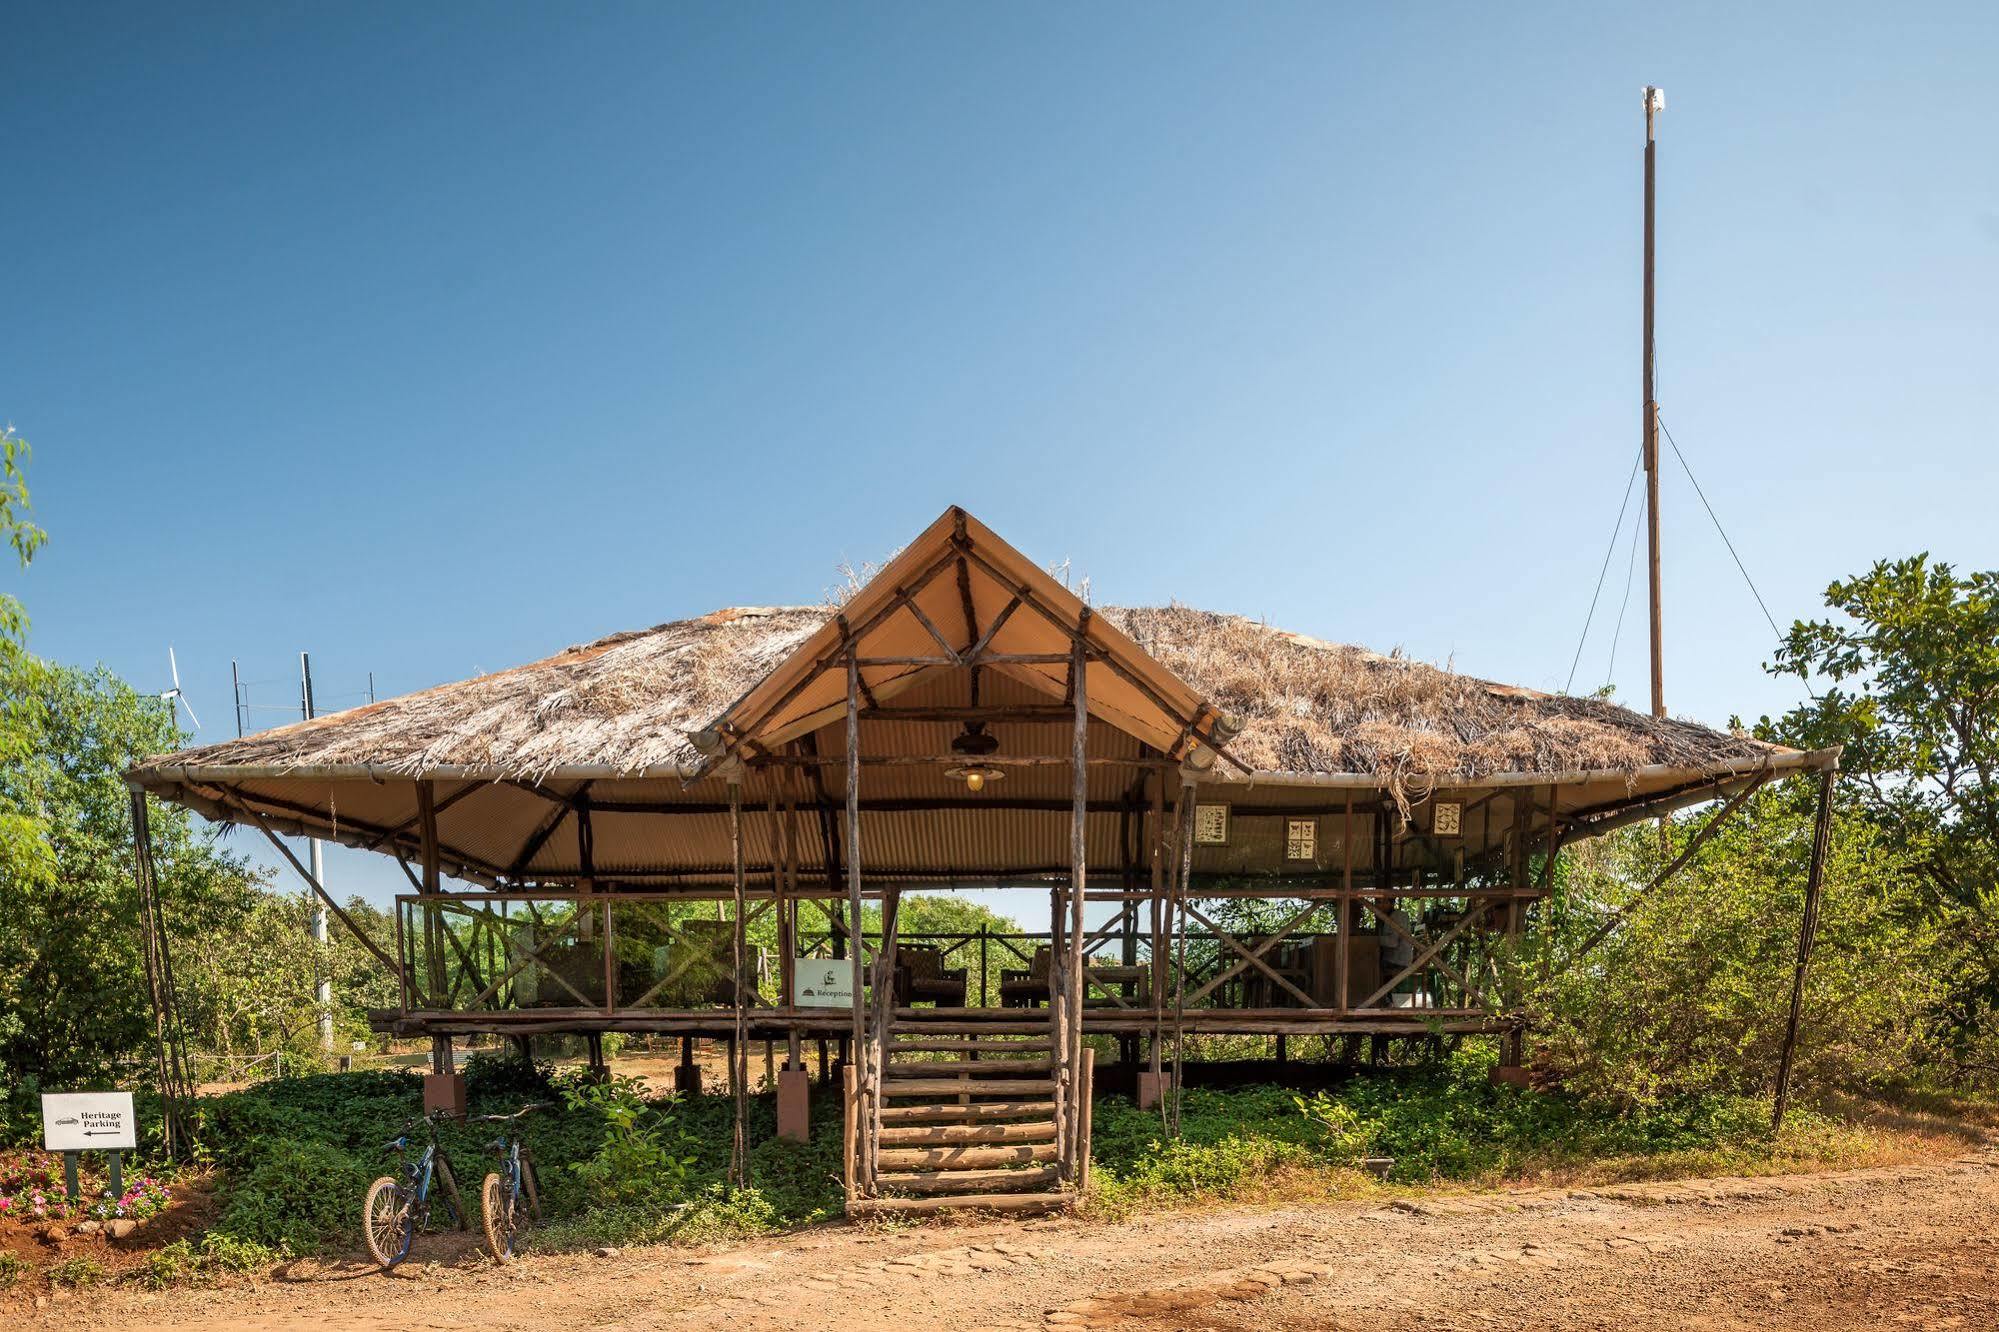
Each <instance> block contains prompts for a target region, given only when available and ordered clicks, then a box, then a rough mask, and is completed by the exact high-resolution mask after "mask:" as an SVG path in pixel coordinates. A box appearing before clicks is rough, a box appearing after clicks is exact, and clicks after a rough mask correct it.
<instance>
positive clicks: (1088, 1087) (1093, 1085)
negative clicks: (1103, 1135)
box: [1076, 1046, 1097, 1193]
mask: <svg viewBox="0 0 1999 1332" xmlns="http://www.w3.org/2000/svg"><path fill="white" fill-rule="evenodd" d="M1078 1073H1079V1076H1078V1077H1077V1080H1076V1081H1077V1099H1078V1101H1079V1102H1080V1103H1081V1105H1082V1107H1083V1108H1082V1113H1081V1114H1080V1115H1079V1116H1078V1118H1077V1121H1076V1122H1077V1131H1076V1192H1078V1193H1082V1192H1084V1191H1086V1190H1087V1189H1088V1188H1089V1187H1090V1130H1091V1127H1092V1125H1093V1124H1094V1122H1095V1119H1096V1112H1095V1108H1094V1107H1095V1104H1096V1099H1097V1095H1096V1093H1097V1052H1096V1051H1095V1050H1092V1049H1089V1048H1088V1047H1087V1046H1086V1047H1085V1048H1084V1050H1083V1062H1082V1064H1081V1066H1080V1068H1079V1070H1078Z"/></svg>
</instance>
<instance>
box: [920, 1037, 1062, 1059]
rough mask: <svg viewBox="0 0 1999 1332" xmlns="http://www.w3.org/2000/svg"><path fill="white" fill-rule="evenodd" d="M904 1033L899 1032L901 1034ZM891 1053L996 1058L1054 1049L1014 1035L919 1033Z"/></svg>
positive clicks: (1043, 1043) (1047, 1044)
mask: <svg viewBox="0 0 1999 1332" xmlns="http://www.w3.org/2000/svg"><path fill="white" fill-rule="evenodd" d="M901 1034H902V1033H901V1032H897V1033H896V1035H898V1036H900V1035H901ZM888 1049H889V1053H890V1054H901V1053H903V1052H904V1051H910V1052H912V1053H920V1054H984V1055H992V1056H994V1057H995V1058H997V1057H998V1056H1001V1055H1010V1054H1047V1053H1048V1052H1049V1051H1051V1050H1053V1049H1054V1046H1052V1045H1050V1044H1049V1043H1048V1042H1047V1041H1023V1040H1019V1039H1017V1038H1014V1037H1007V1038H1005V1039H1003V1040H994V1041H974V1040H938V1039H935V1038H932V1037H928V1036H924V1035H921V1034H920V1033H919V1034H918V1036H917V1038H916V1039H915V1040H913V1041H896V1042H895V1043H894V1044H892V1045H890V1046H889V1047H888Z"/></svg>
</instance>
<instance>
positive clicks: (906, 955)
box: [895, 944, 965, 1008]
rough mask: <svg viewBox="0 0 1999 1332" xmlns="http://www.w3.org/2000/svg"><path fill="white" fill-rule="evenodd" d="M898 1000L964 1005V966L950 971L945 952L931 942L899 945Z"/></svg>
mask: <svg viewBox="0 0 1999 1332" xmlns="http://www.w3.org/2000/svg"><path fill="white" fill-rule="evenodd" d="M895 1002H896V1003H897V1004H898V1005H899V1006H906V1005H909V1004H916V1003H934V1004H936V1005H937V1006H938V1007H940V1008H963V1007H964V1006H965V972H964V969H963V968H959V969H957V970H947V969H946V968H945V966H944V954H943V953H942V952H941V951H940V950H939V949H937V948H935V947H933V946H932V945H930V944H897V945H896V948H895Z"/></svg>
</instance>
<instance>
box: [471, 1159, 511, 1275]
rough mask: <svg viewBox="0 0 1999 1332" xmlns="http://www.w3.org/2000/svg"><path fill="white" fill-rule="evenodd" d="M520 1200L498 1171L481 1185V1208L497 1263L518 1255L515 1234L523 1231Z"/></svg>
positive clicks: (488, 1247) (487, 1237) (487, 1238)
mask: <svg viewBox="0 0 1999 1332" xmlns="http://www.w3.org/2000/svg"><path fill="white" fill-rule="evenodd" d="M519 1201H520V1200H519V1197H518V1196H517V1195H516V1194H515V1192H514V1190H513V1189H511V1188H509V1187H507V1181H506V1180H504V1179H502V1178H501V1177H500V1174H499V1172H498V1171H495V1172H493V1173H492V1174H490V1175H488V1176H486V1182H485V1183H484V1184H482V1185H480V1186H479V1211H480V1213H481V1219H482V1220H483V1222H484V1224H485V1227H486V1247H487V1249H488V1250H489V1251H491V1253H492V1255H493V1261H494V1262H496V1263H504V1262H506V1261H507V1260H508V1259H509V1258H511V1257H513V1256H514V1236H515V1235H516V1234H518V1233H519V1231H520V1211H519Z"/></svg>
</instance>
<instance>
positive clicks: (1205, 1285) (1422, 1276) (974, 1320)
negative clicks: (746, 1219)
mask: <svg viewBox="0 0 1999 1332" xmlns="http://www.w3.org/2000/svg"><path fill="white" fill-rule="evenodd" d="M1995 1209H1999V1150H1995V1149H1994V1148H1992V1147H1985V1148H1982V1149H1977V1150H1973V1151H1970V1152H1969V1153H1967V1154H1965V1155H1961V1156H1958V1157H1956V1158H1954V1159H1950V1160H1943V1161H1937V1162H1933V1163H1928V1164H1920V1165H1905V1166H1894V1167H1880V1168H1875V1169H1868V1170H1859V1171H1851V1172H1847V1173H1842V1174H1823V1175H1782V1176H1773V1177H1767V1178H1758V1179H1714V1180H1696V1181H1675V1182H1668V1183H1646V1184H1632V1185H1620V1186H1616V1187H1606V1188H1599V1189H1542V1190H1531V1191H1513V1192H1504V1193H1487V1194H1471V1195H1464V1196H1461V1197H1451V1198H1438V1197H1434V1196H1430V1197H1424V1198H1420V1199H1417V1198H1412V1199H1408V1200H1405V1201H1400V1202H1392V1203H1388V1204H1386V1205H1382V1204H1368V1205H1356V1204H1348V1205H1322V1206H1312V1207H1297V1206H1284V1207H1275V1208H1264V1209H1238V1210H1226V1211H1206V1212H1189V1213H1179V1214H1169V1215H1159V1216H1150V1217H1146V1218H1143V1219H1140V1220H1137V1221H1133V1222H1129V1223H1125V1224H1119V1225H1106V1224H1101V1223H1097V1224H1092V1223H1088V1222H1084V1221H1078V1220H1073V1219H1068V1218H1046V1219H1043V1220H1039V1221H1030V1222H1024V1223H1014V1224H1001V1223H994V1222H960V1223H956V1224H940V1225H931V1226H927V1227H919V1228H909V1229H903V1230H900V1231H868V1230H862V1229H855V1228H849V1227H845V1226H828V1227H821V1228H818V1229H815V1230H810V1231H805V1232H801V1233H799V1234H796V1235H791V1236H786V1237H780V1238H775V1239H771V1240H766V1241H761V1242H758V1243H755V1244H751V1245H747V1246H744V1247H741V1248H737V1249H731V1250H727V1251H722V1252H714V1253H693V1252H689V1251H686V1250H679V1249H669V1248H658V1249H632V1250H625V1251H622V1252H617V1253H614V1254H612V1255H611V1256H608V1257H603V1256H591V1255H560V1256H550V1257H530V1258H527V1259H524V1260H522V1261H519V1262H517V1263H515V1264H513V1265H511V1266H508V1267H505V1268H500V1267H495V1266H494V1265H492V1264H491V1263H490V1262H488V1261H487V1260H486V1259H485V1258H484V1257H483V1256H482V1255H481V1254H480V1253H479V1252H478V1250H477V1249H476V1248H475V1247H474V1246H473V1245H472V1244H471V1243H470V1242H469V1241H459V1240H456V1239H455V1238H447V1239H436V1238H432V1239H429V1240H428V1241H427V1242H426V1248H424V1249H423V1250H421V1251H420V1252H419V1253H418V1255H416V1256H415V1257H414V1258H413V1259H412V1261H411V1263H409V1264H408V1265H406V1266H405V1268H403V1269H402V1270H400V1271H399V1272H398V1273H397V1274H395V1275H392V1276H383V1275H380V1274H378V1273H375V1272H373V1271H372V1270H369V1269H366V1268H364V1267H362V1266H361V1265H360V1264H358V1263H352V1262H326V1263H320V1262H309V1261H308V1262H299V1263H296V1264H293V1265H291V1266H290V1267H289V1268H286V1269H284V1270H282V1271H280V1272H279V1273H278V1274H277V1275H276V1277H275V1278H274V1279H271V1280H260V1281H255V1282H250V1283H246V1284H242V1285H238V1286H236V1287H233V1288H229V1289H223V1290H197V1291H174V1292H168V1293H163V1294H150V1295H149V1294H144V1293H141V1292H139V1291H137V1290H133V1289H117V1290H110V1291H97V1292H86V1293H82V1294H74V1295H68V1296H64V1297H60V1298H47V1302H46V1303H42V1304H40V1305H38V1306H37V1307H35V1308H32V1309H28V1310H23V1311H22V1312H23V1313H25V1314H26V1318H25V1319H24V1320H23V1321H24V1322H27V1323H30V1324H32V1323H35V1322H40V1323H41V1324H43V1325H47V1326H79V1325H83V1324H85V1323H87V1324H88V1325H90V1326H93V1327H102V1328H140V1327H206V1328H218V1329H253V1328H255V1329H264V1328H288V1327H297V1326H301V1325H307V1324H315V1325H322V1326H328V1327H341V1328H366V1329H378V1328H458V1327H486V1328H522V1329H536V1332H545V1329H547V1328H551V1327H578V1328H599V1329H614V1328H641V1327H645V1328H652V1327H669V1328H670V1327H681V1326H686V1327H703V1328H706V1327H715V1326H724V1327H731V1328H742V1329H772V1332H776V1330H777V1329H783V1332H810V1330H811V1329H826V1330H827V1332H850V1330H858V1329H864V1328H865V1329H869V1330H870V1332H873V1330H874V1329H879V1328H882V1327H907V1328H941V1327H948V1328H952V1329H955V1330H957V1332H973V1329H979V1328H1008V1329H1026V1328H1056V1327H1064V1326H1067V1327H1099V1326H1110V1325H1115V1326H1122V1327H1127V1328H1131V1329H1134V1330H1135V1332H1136V1330H1141V1329H1168V1328H1176V1329H1196V1328H1205V1329H1216V1330H1217V1332H1219V1330H1221V1329H1230V1330H1231V1332H1233V1330H1235V1329H1243V1330H1247V1329H1268V1328H1276V1329H1331V1328H1338V1329H1354V1330H1356V1332H1358V1330H1360V1329H1367V1330H1368V1332H1376V1330H1377V1329H1381V1330H1399V1329H1412V1330H1413V1329H1423V1330H1424V1332H1437V1330H1441V1329H1465V1330H1467V1332H1470V1330H1472V1329H1476V1330H1478V1332H1486V1330H1487V1329H1510V1328H1589V1329H1613V1328H1614V1329H1665V1328H1674V1329H1680V1328H1692V1329H1734V1328H1809V1329H1813V1332H1836V1330H1838V1329H1847V1328H1881V1327H1890V1328H1897V1327H1908V1328H1967V1329H1991V1328H1999V1233H1995V1232H1994V1228H1993V1227H1992V1225H1991V1218H1992V1216H1993V1215H1994V1214H1995ZM45 1298H46V1297H45Z"/></svg>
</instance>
